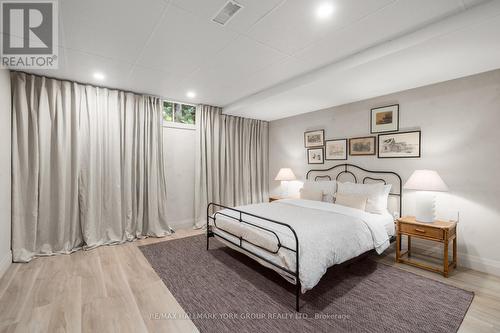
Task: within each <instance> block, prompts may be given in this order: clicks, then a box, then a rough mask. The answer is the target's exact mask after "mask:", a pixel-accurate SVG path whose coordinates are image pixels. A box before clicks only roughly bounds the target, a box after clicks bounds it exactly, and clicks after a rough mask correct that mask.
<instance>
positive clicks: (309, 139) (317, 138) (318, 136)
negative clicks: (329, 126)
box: [304, 130, 325, 148]
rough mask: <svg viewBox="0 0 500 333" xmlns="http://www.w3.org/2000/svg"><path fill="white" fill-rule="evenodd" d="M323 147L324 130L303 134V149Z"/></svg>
mask: <svg viewBox="0 0 500 333" xmlns="http://www.w3.org/2000/svg"><path fill="white" fill-rule="evenodd" d="M324 145H325V130H318V131H310V132H305V133H304V147H306V148H311V147H323V146H324Z"/></svg>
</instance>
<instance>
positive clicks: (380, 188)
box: [337, 182, 391, 214]
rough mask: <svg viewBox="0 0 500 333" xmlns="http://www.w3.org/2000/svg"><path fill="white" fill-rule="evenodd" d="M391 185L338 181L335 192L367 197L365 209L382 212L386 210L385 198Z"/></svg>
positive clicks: (386, 198)
mask: <svg viewBox="0 0 500 333" xmlns="http://www.w3.org/2000/svg"><path fill="white" fill-rule="evenodd" d="M390 191H391V185H384V184H382V183H377V184H355V183H349V182H347V183H338V184H337V193H340V194H358V195H363V196H365V197H366V198H367V200H366V208H365V210H366V211H367V212H369V213H374V214H384V213H385V212H387V200H388V198H389V192H390Z"/></svg>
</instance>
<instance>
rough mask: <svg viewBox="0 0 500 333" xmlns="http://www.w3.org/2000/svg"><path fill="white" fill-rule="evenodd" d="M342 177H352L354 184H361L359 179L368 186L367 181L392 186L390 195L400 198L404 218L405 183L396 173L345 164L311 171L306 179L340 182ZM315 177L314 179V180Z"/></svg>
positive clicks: (400, 210) (400, 208)
mask: <svg viewBox="0 0 500 333" xmlns="http://www.w3.org/2000/svg"><path fill="white" fill-rule="evenodd" d="M342 175H349V176H351V177H352V179H353V180H354V183H359V179H361V183H362V184H366V183H367V181H371V182H381V183H384V184H385V185H387V184H391V185H392V187H391V192H390V193H389V195H390V196H395V197H398V198H399V200H398V203H399V214H400V216H403V182H402V180H401V176H400V175H398V174H397V173H396V172H393V171H375V170H368V169H365V168H362V167H360V166H357V165H354V164H349V163H343V164H337V165H334V166H332V167H330V168H328V169H312V170H309V171H308V172H307V174H306V179H307V180H311V179H314V180H315V181H318V180H332V179H335V180H339V177H340V176H342ZM313 176H314V178H312V177H313ZM372 176H373V177H372ZM332 177H333V178H332Z"/></svg>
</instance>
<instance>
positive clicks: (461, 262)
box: [403, 239, 500, 276]
mask: <svg viewBox="0 0 500 333" xmlns="http://www.w3.org/2000/svg"><path fill="white" fill-rule="evenodd" d="M403 244H405V243H403ZM404 246H405V245H403V247H404ZM411 247H412V249H416V250H417V251H419V252H421V253H424V254H430V255H432V256H435V257H439V258H441V257H442V253H443V252H442V251H443V249H442V247H441V246H432V245H429V244H428V243H422V241H420V240H418V239H412V246H411ZM457 256H458V266H462V267H466V268H470V269H473V270H475V271H479V272H483V273H488V274H492V275H496V276H500V261H496V260H491V259H486V258H480V257H477V256H473V255H470V254H467V253H461V252H458V253H457Z"/></svg>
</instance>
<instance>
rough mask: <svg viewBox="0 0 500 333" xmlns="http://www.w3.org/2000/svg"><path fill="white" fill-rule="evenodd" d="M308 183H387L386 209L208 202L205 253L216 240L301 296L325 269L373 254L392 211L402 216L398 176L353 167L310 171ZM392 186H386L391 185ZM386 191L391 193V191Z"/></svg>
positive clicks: (390, 232)
mask: <svg viewBox="0 0 500 333" xmlns="http://www.w3.org/2000/svg"><path fill="white" fill-rule="evenodd" d="M306 179H307V180H308V181H318V182H320V181H323V182H324V181H325V180H329V181H333V180H335V181H337V182H339V183H342V184H349V183H346V182H350V183H352V184H377V183H382V184H384V185H387V186H386V187H387V188H388V189H390V190H388V195H389V197H391V198H393V199H395V200H392V201H391V202H390V203H389V202H387V203H386V204H387V210H386V211H384V212H377V214H374V213H371V212H366V211H363V210H360V209H356V208H351V207H346V206H343V205H339V204H333V203H331V202H324V201H313V200H304V199H282V200H277V201H274V202H272V203H259V204H251V205H245V206H239V207H226V206H223V205H220V204H217V203H210V204H209V205H208V207H207V250H209V246H210V238H212V237H216V238H217V239H219V240H220V241H221V242H222V243H224V244H225V245H227V246H228V247H230V248H232V249H234V250H237V251H239V252H242V253H244V254H245V255H247V256H249V257H250V258H252V259H254V260H256V261H257V262H259V263H260V264H262V265H263V266H266V267H268V268H270V269H273V270H275V271H276V272H278V273H279V274H281V276H283V277H284V278H285V279H286V280H287V281H288V282H290V283H292V284H294V285H295V286H296V288H295V290H296V304H295V308H296V310H297V311H299V306H300V303H299V301H300V300H299V299H300V293H301V292H302V293H305V292H306V291H307V290H310V289H312V288H314V286H315V285H316V284H317V283H318V282H319V281H320V279H321V277H322V276H323V275H324V274H325V273H326V271H327V269H328V268H329V267H332V266H334V265H338V264H341V263H344V262H347V261H352V260H353V259H355V258H358V257H359V256H361V255H363V254H365V253H368V252H370V251H375V252H377V253H379V254H380V253H382V252H383V251H384V250H385V249H387V248H388V247H389V245H390V242H391V241H392V240H394V237H393V236H394V234H395V231H394V218H393V213H394V212H398V214H399V212H401V208H402V207H401V203H402V185H401V177H400V176H399V175H398V174H397V173H395V172H392V171H371V170H367V169H364V168H361V167H359V166H355V165H353V164H339V165H335V166H333V167H331V168H328V169H322V170H318V169H315V170H310V171H309V172H308V173H307V176H306ZM389 185H390V186H389ZM389 191H390V192H389Z"/></svg>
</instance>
